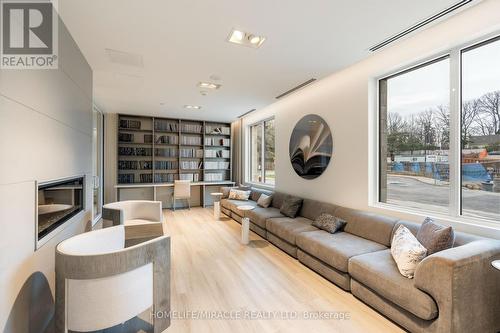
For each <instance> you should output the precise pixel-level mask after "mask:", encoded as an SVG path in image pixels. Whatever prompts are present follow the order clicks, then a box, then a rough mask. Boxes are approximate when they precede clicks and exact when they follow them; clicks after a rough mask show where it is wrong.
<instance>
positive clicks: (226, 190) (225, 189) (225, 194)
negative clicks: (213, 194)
mask: <svg viewBox="0 0 500 333" xmlns="http://www.w3.org/2000/svg"><path fill="white" fill-rule="evenodd" d="M220 191H221V192H222V199H227V198H229V191H231V187H229V186H223V187H221V188H220Z"/></svg>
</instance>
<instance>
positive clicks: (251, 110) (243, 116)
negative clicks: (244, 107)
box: [238, 109, 256, 118]
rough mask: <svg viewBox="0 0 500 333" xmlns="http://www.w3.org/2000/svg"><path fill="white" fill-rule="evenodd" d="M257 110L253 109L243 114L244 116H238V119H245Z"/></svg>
mask: <svg viewBox="0 0 500 333" xmlns="http://www.w3.org/2000/svg"><path fill="white" fill-rule="evenodd" d="M255 110H256V109H252V110H250V111H247V112H245V113H243V114H242V115H239V116H238V118H243V117H244V116H246V115H248V114H250V113H252V112H254V111H255Z"/></svg>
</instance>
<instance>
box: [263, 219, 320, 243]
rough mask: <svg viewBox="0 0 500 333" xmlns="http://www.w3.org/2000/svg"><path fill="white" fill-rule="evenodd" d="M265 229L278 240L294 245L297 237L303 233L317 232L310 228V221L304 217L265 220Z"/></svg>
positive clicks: (314, 228)
mask: <svg viewBox="0 0 500 333" xmlns="http://www.w3.org/2000/svg"><path fill="white" fill-rule="evenodd" d="M266 229H267V230H268V231H270V232H271V233H273V234H274V235H276V236H278V237H279V238H281V239H283V240H285V241H287V242H288V243H290V244H292V245H295V244H296V242H295V239H296V237H297V235H299V234H300V233H302V232H305V231H312V230H318V228H316V227H313V226H312V220H309V219H306V218H305V217H297V218H294V219H292V218H290V217H278V218H270V219H267V220H266Z"/></svg>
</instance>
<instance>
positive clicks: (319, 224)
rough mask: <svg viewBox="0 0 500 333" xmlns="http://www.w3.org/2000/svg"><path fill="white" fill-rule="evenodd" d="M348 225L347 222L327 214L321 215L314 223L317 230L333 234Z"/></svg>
mask: <svg viewBox="0 0 500 333" xmlns="http://www.w3.org/2000/svg"><path fill="white" fill-rule="evenodd" d="M346 224H347V222H346V221H344V220H342V219H340V218H338V217H336V216H333V215H330V214H327V213H322V214H320V215H319V216H318V217H317V218H316V220H314V221H313V223H312V225H313V226H315V227H316V228H320V229H323V230H325V231H328V232H329V233H331V234H334V233H336V232H337V231H339V230H341V229H343V228H344V227H345V225H346Z"/></svg>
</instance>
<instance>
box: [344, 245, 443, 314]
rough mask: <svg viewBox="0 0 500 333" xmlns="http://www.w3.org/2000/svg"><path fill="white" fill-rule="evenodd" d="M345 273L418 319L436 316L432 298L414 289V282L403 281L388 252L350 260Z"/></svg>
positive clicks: (409, 280)
mask: <svg viewBox="0 0 500 333" xmlns="http://www.w3.org/2000/svg"><path fill="white" fill-rule="evenodd" d="M349 274H350V275H351V277H352V278H353V279H355V280H356V281H358V282H360V283H362V284H363V285H365V286H366V287H368V288H369V289H371V290H372V291H374V292H375V293H377V294H379V295H380V296H382V297H384V298H386V299H387V300H389V301H391V302H392V303H394V304H396V305H398V306H399V307H401V308H403V309H405V310H406V311H408V312H411V313H413V314H414V315H415V316H417V317H419V318H421V319H424V320H432V319H434V318H436V317H437V315H438V307H437V305H436V302H435V301H434V299H433V298H432V297H431V296H429V295H428V294H426V293H424V292H423V291H421V290H420V289H418V288H416V287H415V284H414V282H415V280H414V279H407V278H405V277H404V276H403V275H401V274H400V273H399V271H398V268H397V266H396V263H395V261H394V259H393V258H392V256H391V250H390V249H387V250H383V251H377V252H373V253H367V254H363V255H359V256H356V257H353V258H351V259H350V260H349Z"/></svg>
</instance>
